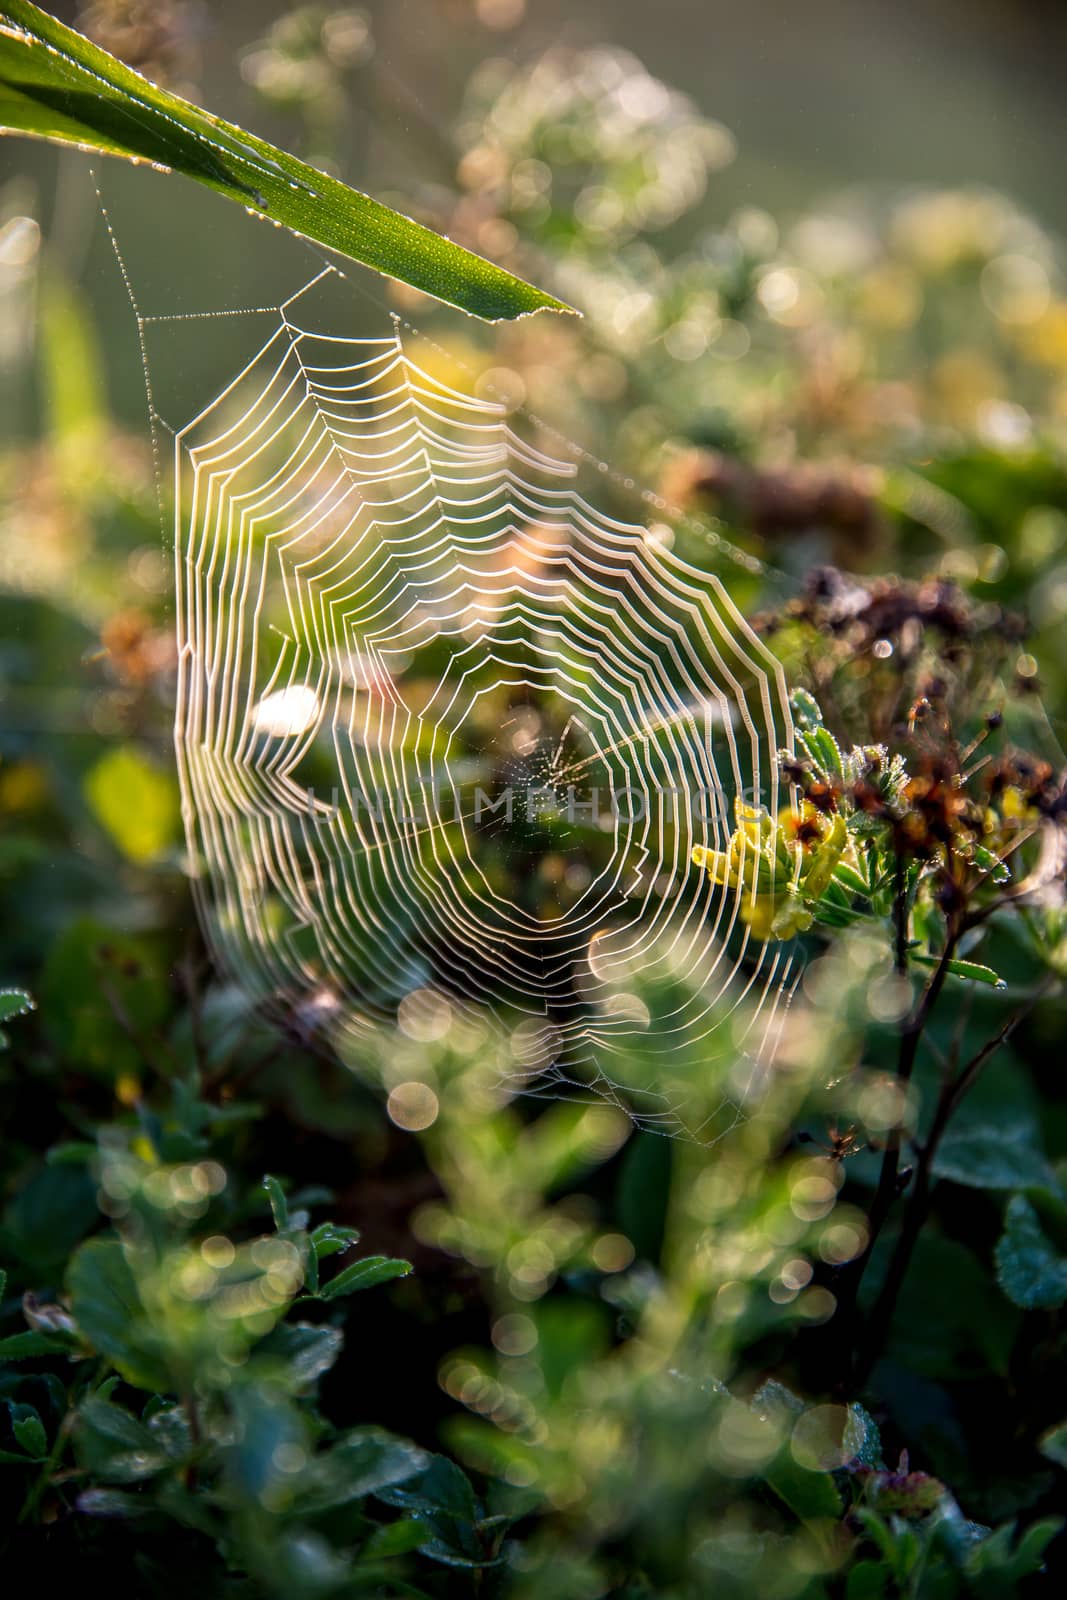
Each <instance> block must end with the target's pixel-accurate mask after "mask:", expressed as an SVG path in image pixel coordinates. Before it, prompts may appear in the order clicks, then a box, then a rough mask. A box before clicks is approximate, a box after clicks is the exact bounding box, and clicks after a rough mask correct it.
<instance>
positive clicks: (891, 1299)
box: [853, 979, 1051, 1383]
mask: <svg viewBox="0 0 1067 1600" xmlns="http://www.w3.org/2000/svg"><path fill="white" fill-rule="evenodd" d="M1050 982H1051V980H1049V979H1046V981H1045V982H1044V983H1043V984H1042V985H1041V986H1040V988H1038V989H1037V990H1036V991H1035V993H1034V994H1033V995H1032V996H1031V998H1030V1000H1029V1001H1028V1002H1027V1004H1026V1005H1025V1006H1024V1007H1023V1008H1022V1010H1021V1011H1017V1012H1016V1013H1015V1015H1014V1016H1012V1017H1009V1019H1008V1021H1007V1022H1006V1023H1005V1024H1004V1026H1003V1027H1002V1028H1001V1029H1000V1031H999V1032H998V1033H996V1034H995V1035H994V1036H993V1038H992V1039H989V1040H987V1042H986V1043H985V1044H984V1045H983V1046H982V1048H981V1049H980V1050H979V1051H978V1052H977V1054H976V1055H974V1056H972V1057H971V1059H970V1061H968V1062H967V1065H966V1066H965V1067H963V1068H961V1070H960V1071H959V1072H958V1073H957V1074H956V1076H955V1077H952V1078H948V1079H946V1081H945V1083H944V1084H943V1086H942V1089H941V1094H940V1096H939V1097H938V1102H937V1108H936V1110H935V1111H934V1117H933V1121H932V1122H931V1124H930V1131H929V1133H928V1134H927V1136H926V1139H925V1141H924V1142H923V1144H922V1146H921V1148H920V1149H919V1159H918V1161H917V1163H916V1171H915V1186H914V1188H913V1190H912V1193H911V1198H910V1200H909V1201H908V1207H907V1210H906V1212H905V1214H904V1222H903V1225H902V1227H901V1231H900V1237H899V1239H898V1240H897V1242H896V1245H895V1247H894V1249H893V1254H892V1257H891V1258H890V1262H889V1267H888V1270H887V1272H886V1276H885V1282H884V1283H883V1284H882V1287H881V1289H880V1290H879V1292H878V1298H877V1300H876V1301H875V1303H874V1307H873V1309H872V1311H871V1315H870V1318H869V1319H868V1323H867V1335H866V1338H865V1340H864V1342H863V1347H862V1349H861V1350H860V1351H858V1352H857V1356H856V1362H855V1367H854V1371H853V1381H854V1382H856V1383H863V1382H864V1381H865V1379H866V1378H867V1377H868V1375H869V1374H870V1371H871V1368H872V1367H873V1366H874V1363H875V1362H876V1361H877V1359H878V1357H879V1355H880V1354H881V1352H882V1349H883V1347H884V1345H885V1341H886V1339H887V1337H888V1335H889V1329H890V1326H891V1324H892V1320H893V1311H894V1309H895V1307H896V1303H897V1298H898V1296H899V1294H900V1290H901V1286H902V1284H903V1282H904V1278H905V1276H906V1275H907V1271H908V1267H909V1266H910V1265H911V1258H912V1255H913V1253H914V1250H915V1246H916V1244H917V1243H918V1239H919V1233H920V1231H921V1229H922V1225H923V1223H924V1222H925V1221H926V1216H927V1213H928V1211H929V1209H930V1191H931V1188H932V1184H933V1164H934V1157H935V1156H936V1155H937V1150H938V1146H939V1145H940V1143H941V1140H942V1138H943V1137H944V1134H945V1130H946V1128H947V1127H948V1124H949V1122H950V1121H951V1119H952V1117H953V1115H954V1113H955V1111H956V1110H957V1108H958V1107H959V1104H960V1101H961V1100H962V1099H963V1097H964V1095H965V1094H966V1093H967V1091H968V1089H970V1088H971V1087H972V1086H973V1085H974V1083H975V1081H976V1079H977V1078H978V1075H979V1073H980V1072H981V1071H982V1068H983V1067H984V1066H985V1064H986V1062H987V1061H989V1060H990V1058H991V1057H992V1056H994V1055H995V1054H996V1052H997V1051H998V1050H999V1049H1000V1048H1001V1046H1002V1045H1004V1044H1006V1043H1007V1041H1008V1040H1009V1039H1010V1038H1011V1036H1012V1034H1013V1033H1014V1032H1015V1030H1016V1028H1017V1027H1018V1026H1019V1024H1020V1023H1021V1022H1022V1021H1023V1019H1024V1018H1025V1017H1027V1016H1029V1014H1030V1012H1031V1011H1032V1010H1033V1008H1034V1006H1035V1005H1036V1004H1037V1002H1038V1001H1039V1000H1040V999H1041V997H1042V995H1043V994H1045V993H1046V991H1047V989H1048V988H1049V986H1050Z"/></svg>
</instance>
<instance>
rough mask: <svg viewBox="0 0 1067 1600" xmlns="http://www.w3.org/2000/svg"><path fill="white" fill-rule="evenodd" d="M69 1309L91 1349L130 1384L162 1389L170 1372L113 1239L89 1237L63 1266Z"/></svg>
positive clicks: (131, 1278) (127, 1266)
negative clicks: (66, 1266)
mask: <svg viewBox="0 0 1067 1600" xmlns="http://www.w3.org/2000/svg"><path fill="white" fill-rule="evenodd" d="M67 1289H68V1291H69V1293H70V1298H71V1310H72V1311H73V1313H74V1319H75V1321H76V1322H77V1324H78V1328H79V1331H80V1332H81V1333H82V1335H83V1336H84V1338H85V1339H86V1340H87V1341H88V1342H89V1344H91V1345H92V1347H93V1349H94V1350H96V1351H97V1352H98V1354H100V1355H102V1356H106V1357H107V1359H108V1360H109V1361H110V1362H111V1364H112V1366H114V1367H115V1368H116V1370H117V1371H118V1372H120V1373H121V1374H122V1376H123V1377H124V1378H125V1379H126V1382H127V1383H132V1384H133V1385H134V1387H135V1388H139V1389H154V1390H162V1391H167V1390H169V1389H170V1387H171V1380H170V1373H169V1371H168V1368H167V1364H166V1362H165V1360H164V1359H163V1355H162V1351H161V1349H160V1348H159V1341H158V1340H157V1339H156V1338H155V1337H154V1336H153V1334H152V1331H151V1329H150V1328H149V1327H148V1324H147V1319H146V1317H145V1313H144V1306H143V1304H142V1302H141V1296H140V1293H139V1292H138V1288H137V1283H136V1280H135V1278H134V1276H133V1273H132V1272H131V1270H130V1265H129V1262H128V1261H127V1260H126V1254H125V1251H124V1250H123V1247H122V1245H121V1244H120V1243H119V1241H118V1240H117V1239H90V1240H89V1241H88V1243H87V1244H83V1245H82V1246H81V1248H80V1249H79V1250H78V1251H77V1252H76V1254H75V1255H74V1256H73V1257H72V1258H71V1263H70V1267H69V1269H68V1272H67Z"/></svg>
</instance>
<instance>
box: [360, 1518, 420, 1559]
mask: <svg viewBox="0 0 1067 1600" xmlns="http://www.w3.org/2000/svg"><path fill="white" fill-rule="evenodd" d="M425 1540H426V1526H425V1524H424V1523H422V1522H420V1521H418V1519H417V1518H415V1517H399V1518H398V1519H397V1521H396V1522H390V1523H388V1524H387V1525H386V1526H385V1527H384V1528H379V1529H378V1530H377V1532H376V1533H373V1534H372V1535H371V1537H370V1538H369V1539H368V1540H367V1543H366V1544H365V1545H364V1546H363V1550H362V1552H361V1554H362V1555H363V1556H364V1557H365V1558H367V1557H371V1558H374V1559H376V1560H383V1559H384V1558H385V1557H386V1556H401V1555H406V1554H407V1552H408V1551H409V1550H417V1549H418V1548H419V1546H420V1545H421V1544H423V1543H424V1542H425Z"/></svg>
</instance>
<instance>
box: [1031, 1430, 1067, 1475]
mask: <svg viewBox="0 0 1067 1600" xmlns="http://www.w3.org/2000/svg"><path fill="white" fill-rule="evenodd" d="M1037 1448H1038V1449H1039V1450H1040V1451H1041V1454H1042V1455H1043V1456H1045V1457H1046V1458H1047V1459H1048V1460H1049V1461H1054V1462H1055V1463H1056V1465H1057V1466H1058V1467H1067V1421H1064V1422H1059V1423H1057V1424H1056V1426H1055V1427H1054V1428H1049V1429H1047V1431H1046V1432H1045V1433H1043V1434H1042V1435H1041V1437H1040V1439H1039V1440H1038V1441H1037Z"/></svg>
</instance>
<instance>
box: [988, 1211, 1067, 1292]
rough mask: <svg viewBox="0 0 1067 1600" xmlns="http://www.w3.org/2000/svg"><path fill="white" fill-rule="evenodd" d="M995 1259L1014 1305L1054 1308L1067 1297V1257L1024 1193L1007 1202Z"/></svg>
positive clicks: (1005, 1288)
mask: <svg viewBox="0 0 1067 1600" xmlns="http://www.w3.org/2000/svg"><path fill="white" fill-rule="evenodd" d="M995 1259H996V1264H997V1282H998V1283H999V1284H1000V1287H1001V1288H1002V1289H1003V1290H1004V1293H1005V1294H1006V1295H1007V1297H1008V1299H1009V1300H1010V1301H1011V1302H1012V1304H1013V1305H1017V1306H1022V1307H1023V1309H1024V1310H1025V1311H1033V1310H1037V1309H1043V1310H1052V1309H1053V1308H1054V1307H1056V1306H1062V1305H1063V1303H1064V1301H1065V1300H1067V1257H1064V1256H1061V1255H1059V1254H1058V1253H1057V1251H1056V1250H1055V1249H1054V1248H1053V1246H1052V1244H1051V1243H1050V1241H1049V1240H1048V1238H1047V1237H1046V1236H1045V1233H1044V1231H1043V1230H1042V1227H1041V1223H1040V1220H1039V1218H1038V1215H1037V1212H1036V1211H1035V1210H1034V1208H1033V1206H1032V1205H1031V1204H1030V1202H1029V1200H1028V1199H1027V1198H1026V1196H1025V1195H1022V1194H1016V1195H1013V1196H1012V1198H1011V1199H1010V1200H1009V1202H1008V1209H1007V1213H1006V1215H1005V1218H1004V1232H1003V1233H1002V1234H1001V1236H1000V1239H999V1240H998V1241H997V1248H996V1253H995Z"/></svg>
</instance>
